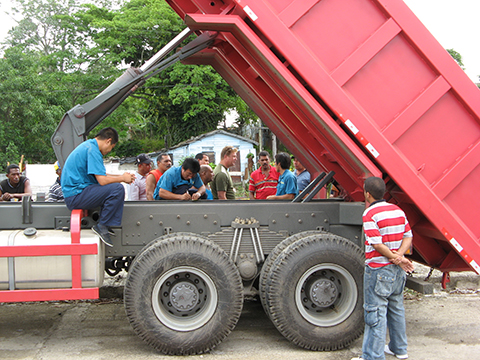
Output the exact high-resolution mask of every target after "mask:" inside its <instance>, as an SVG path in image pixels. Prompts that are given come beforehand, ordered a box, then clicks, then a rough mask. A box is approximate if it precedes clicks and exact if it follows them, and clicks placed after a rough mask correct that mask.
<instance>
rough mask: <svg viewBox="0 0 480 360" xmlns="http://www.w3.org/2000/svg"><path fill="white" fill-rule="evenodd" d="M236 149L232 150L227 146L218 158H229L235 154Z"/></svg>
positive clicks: (232, 148)
mask: <svg viewBox="0 0 480 360" xmlns="http://www.w3.org/2000/svg"><path fill="white" fill-rule="evenodd" d="M237 151H238V149H236V148H234V147H233V146H230V145H227V146H225V147H224V148H223V149H222V152H221V153H220V158H221V159H222V160H223V158H224V157H225V156H230V154H231V153H232V152H233V153H236V152H237Z"/></svg>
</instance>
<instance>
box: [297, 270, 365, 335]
mask: <svg viewBox="0 0 480 360" xmlns="http://www.w3.org/2000/svg"><path fill="white" fill-rule="evenodd" d="M356 303H357V286H356V283H355V280H354V278H353V276H352V275H351V274H350V273H349V272H348V271H347V270H345V268H343V267H341V266H339V265H337V264H329V263H326V264H319V265H316V266H313V267H311V268H310V269H308V270H307V271H306V272H305V273H304V274H303V275H302V277H301V278H300V280H299V281H298V283H297V286H296V288H295V304H296V306H297V309H298V311H299V312H300V314H301V315H302V316H303V318H304V319H305V320H307V321H308V322H310V323H311V324H313V325H315V326H321V327H328V326H335V325H338V324H340V323H341V322H343V321H344V320H345V319H346V318H348V316H350V314H351V313H352V312H353V310H354V308H355V305H356Z"/></svg>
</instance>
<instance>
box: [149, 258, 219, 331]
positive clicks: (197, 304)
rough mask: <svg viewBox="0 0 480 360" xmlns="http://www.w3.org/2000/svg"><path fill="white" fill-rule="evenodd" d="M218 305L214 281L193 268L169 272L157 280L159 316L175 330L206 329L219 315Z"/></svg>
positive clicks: (154, 296)
mask: <svg viewBox="0 0 480 360" xmlns="http://www.w3.org/2000/svg"><path fill="white" fill-rule="evenodd" d="M217 303H218V296H217V289H216V287H215V284H214V283H213V281H212V279H211V278H210V277H209V276H208V275H207V274H206V273H204V272H203V271H201V270H198V269H196V268H193V267H190V266H180V267H177V268H174V269H171V270H169V271H167V272H166V273H165V274H163V275H162V276H161V277H160V278H159V279H158V280H157V282H156V283H155V286H154V288H153V292H152V304H153V310H154V312H155V315H156V317H157V318H158V320H160V321H161V322H162V323H163V324H164V325H165V326H167V327H169V328H170V329H172V330H175V331H191V330H195V329H198V328H200V327H202V326H203V325H205V324H206V323H207V322H208V321H209V320H210V319H211V317H212V316H213V314H214V313H215V310H216V308H217Z"/></svg>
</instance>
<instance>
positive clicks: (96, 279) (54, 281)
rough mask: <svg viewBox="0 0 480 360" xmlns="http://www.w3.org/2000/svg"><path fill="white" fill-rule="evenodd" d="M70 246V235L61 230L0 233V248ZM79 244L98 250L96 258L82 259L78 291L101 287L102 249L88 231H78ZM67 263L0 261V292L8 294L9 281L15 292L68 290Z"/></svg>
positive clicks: (21, 259) (32, 259)
mask: <svg viewBox="0 0 480 360" xmlns="http://www.w3.org/2000/svg"><path fill="white" fill-rule="evenodd" d="M27 230H30V231H27ZM32 230H33V231H32ZM70 243H71V238H70V232H65V231H61V230H38V231H35V229H26V230H13V231H0V246H15V245H16V246H19V245H25V246H28V245H63V244H70ZM80 243H82V244H97V246H98V255H82V261H81V263H82V287H100V286H101V285H102V284H103V278H104V269H105V253H104V245H103V243H101V241H100V239H99V238H98V236H97V235H95V234H94V233H93V231H91V230H82V231H81V233H80ZM71 259H72V257H71V256H29V257H15V258H5V257H1V258H0V290H8V289H9V282H10V281H12V279H13V281H14V284H15V289H60V288H70V287H72V260H71Z"/></svg>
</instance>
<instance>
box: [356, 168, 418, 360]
mask: <svg viewBox="0 0 480 360" xmlns="http://www.w3.org/2000/svg"><path fill="white" fill-rule="evenodd" d="M384 194H385V183H384V182H383V180H382V179H381V178H378V177H370V178H368V179H366V180H365V184H364V195H365V200H366V202H367V203H370V206H369V207H368V208H367V209H366V210H365V212H364V213H363V228H364V233H365V275H364V306H363V307H364V311H365V334H364V338H363V346H362V353H363V354H362V357H360V358H354V359H358V360H360V359H364V360H384V359H385V353H387V354H390V355H395V356H396V357H397V358H398V359H407V358H408V355H407V334H406V325H405V309H404V307H403V289H404V287H405V281H406V272H411V271H413V264H412V263H411V262H410V260H408V259H407V258H405V257H404V256H403V255H404V254H405V252H406V251H407V250H408V249H409V248H410V246H411V244H412V231H411V229H410V225H409V223H408V220H407V217H406V216H405V213H404V212H403V211H402V210H401V209H400V208H399V207H398V206H396V205H394V204H390V203H387V202H386V201H385V200H383V196H384ZM387 327H388V330H389V334H390V343H389V344H388V345H385V337H386V332H387ZM354 359H352V360H354Z"/></svg>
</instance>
